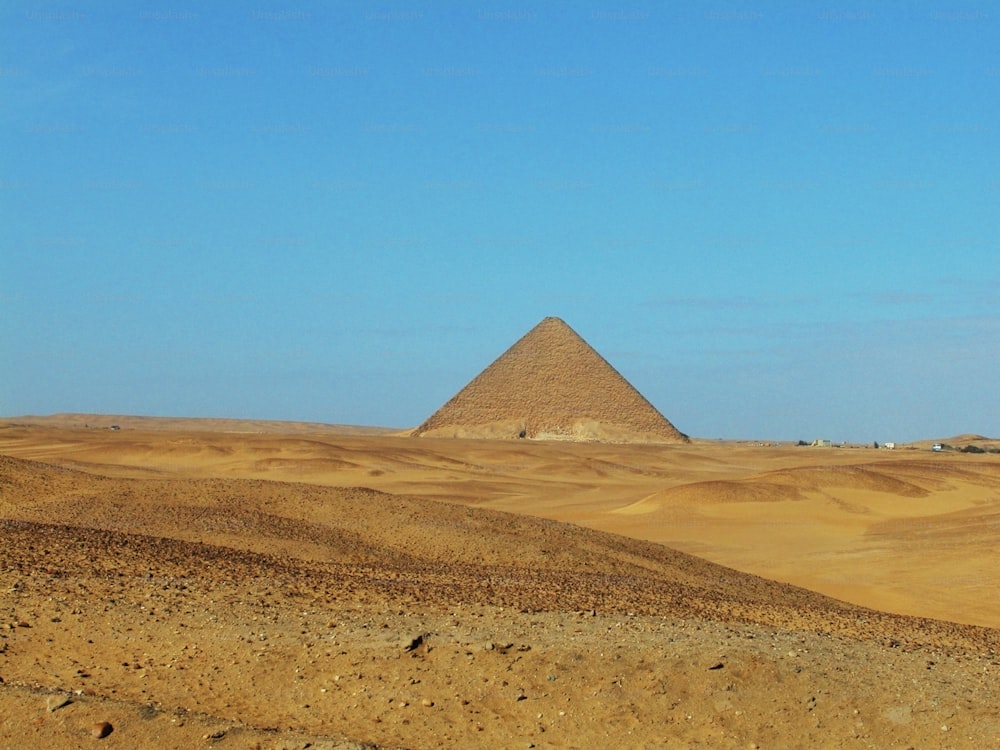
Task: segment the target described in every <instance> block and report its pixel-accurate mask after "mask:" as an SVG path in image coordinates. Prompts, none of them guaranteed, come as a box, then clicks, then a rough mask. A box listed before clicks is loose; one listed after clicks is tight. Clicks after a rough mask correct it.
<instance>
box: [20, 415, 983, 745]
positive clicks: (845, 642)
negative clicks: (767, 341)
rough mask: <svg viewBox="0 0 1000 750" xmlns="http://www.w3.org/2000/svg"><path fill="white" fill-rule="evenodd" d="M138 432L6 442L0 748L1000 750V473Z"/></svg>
mask: <svg viewBox="0 0 1000 750" xmlns="http://www.w3.org/2000/svg"><path fill="white" fill-rule="evenodd" d="M142 426H143V429H141V430H140V429H134V430H133V429H129V428H122V429H121V430H119V431H111V430H107V429H83V428H56V427H42V426H32V427H28V426H17V425H11V424H8V425H6V426H2V427H0V533H2V534H3V539H4V545H3V547H2V549H0V702H2V707H3V708H4V709H5V710H4V711H3V716H4V718H2V719H0V738H2V741H0V745H5V743H6V746H25V745H31V744H34V745H36V746H45V747H67V748H69V747H78V746H81V745H83V744H89V743H92V742H95V741H98V740H95V739H93V738H92V737H91V736H90V734H89V732H90V730H91V728H92V727H93V725H94V724H95V723H96V722H100V721H109V722H110V723H111V724H112V725H113V726H114V731H113V732H112V733H111V734H109V735H108V736H107V737H106V738H105V739H102V740H99V742H100V743H102V744H105V745H108V746H122V747H154V746H155V747H159V748H162V747H191V746H193V745H202V746H209V745H212V744H218V746H220V747H225V746H234V747H256V746H259V747H262V748H278V747H305V746H306V743H311V746H312V747H320V748H322V747H327V748H329V747H337V746H341V747H355V748H356V747H361V746H381V747H442V746H443V747H521V746H524V747H527V746H528V745H529V744H532V745H534V746H535V747H572V746H577V747H602V746H611V745H622V744H625V745H629V746H636V747H644V746H645V747H689V746H692V745H695V744H699V743H700V744H702V745H704V746H713V747H749V746H750V743H755V744H757V745H758V746H760V747H772V746H773V747H792V746H802V747H807V746H810V747H811V746H825V747H854V746H878V747H884V746H893V745H898V746H903V747H905V746H909V745H914V746H952V747H984V746H990V745H991V744H995V743H996V741H997V740H998V738H1000V720H998V718H997V716H996V713H995V711H994V710H993V706H995V702H996V695H995V694H994V693H995V690H994V688H993V684H994V681H993V680H992V677H991V675H993V673H994V671H995V670H996V669H997V666H998V658H1000V657H998V655H997V651H998V646H1000V635H998V631H997V630H994V629H991V628H988V627H976V626H975V625H992V626H996V625H997V624H998V623H1000V611H998V610H997V604H996V603H995V601H994V600H995V596H994V595H993V593H992V592H995V590H996V588H997V584H998V583H1000V581H998V571H997V569H996V568H997V566H996V564H995V563H994V559H995V548H996V540H997V539H998V538H1000V496H998V494H997V487H998V486H1000V462H998V461H997V459H996V457H995V456H991V455H964V454H947V455H943V454H931V453H930V452H929V451H927V452H908V451H895V452H889V451H874V450H870V449H868V450H821V449H816V450H814V449H808V448H753V447H746V446H735V445H720V444H710V445H704V444H693V445H676V446H648V445H628V446H626V445H601V444H575V443H538V442H530V443H529V442H525V441H513V442H510V441H482V440H468V441H466V440H454V439H452V440H443V439H433V438H422V439H413V438H403V437H393V436H386V435H356V434H355V435H346V434H332V433H324V432H317V433H307V432H301V431H299V430H293V431H292V432H290V433H289V434H281V433H280V432H269V433H264V434H249V433H230V432H226V433H222V432H211V431H205V430H178V429H176V425H173V426H172V427H171V429H169V430H157V429H151V428H152V427H153V426H154V425H153V424H152V423H150V422H148V421H147V422H145V423H144V424H143V425H142ZM562 521H571V522H572V525H568V524H566V523H563V522H562ZM608 531H613V532H617V533H615V534H609V533H607V532H608ZM661 542H666V543H667V544H668V546H663V544H661ZM692 552H694V553H695V554H697V555H698V556H694V555H692V554H689V553H692ZM706 558H707V559H706ZM720 563H722V564H721V565H720ZM727 566H728V567H727ZM772 579H777V580H772ZM790 584H796V585H790ZM820 592H823V593H826V594H834V595H835V596H836V597H837V598H830V597H828V596H824V595H823V593H820ZM845 600H849V601H845ZM849 602H850V603H849ZM884 610H890V611H894V612H897V613H905V614H910V615H920V616H918V617H912V616H904V615H901V614H891V613H890V612H887V611H884ZM931 618H937V619H931ZM963 622H964V623H971V624H966V625H961V624H957V623H963ZM418 641H419V642H418ZM984 677H985V679H984ZM61 694H69V695H70V696H71V698H72V703H70V704H68V705H66V706H64V707H61V708H58V709H57V710H49V705H48V703H47V701H48V699H49V696H50V695H61ZM213 735H218V737H215V738H214V739H213V738H212V736H213ZM347 742H354V743H362V744H353V745H348V744H343V743H347Z"/></svg>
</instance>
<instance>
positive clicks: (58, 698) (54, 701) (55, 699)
mask: <svg viewBox="0 0 1000 750" xmlns="http://www.w3.org/2000/svg"><path fill="white" fill-rule="evenodd" d="M72 702H73V701H72V699H71V698H70V697H69V696H68V695H50V696H49V697H48V698H47V699H46V700H45V705H46V707H47V708H48V709H49V712H50V713H51V712H52V711H58V710H59V709H60V708H62V707H63V706H68V705H69V704H70V703H72Z"/></svg>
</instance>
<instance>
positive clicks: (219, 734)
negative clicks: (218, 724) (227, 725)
mask: <svg viewBox="0 0 1000 750" xmlns="http://www.w3.org/2000/svg"><path fill="white" fill-rule="evenodd" d="M225 736H226V730H225V729H216V730H215V731H214V732H209V733H208V734H206V735H205V736H204V737H203V738H202V739H206V740H221V739H222V738H223V737H225Z"/></svg>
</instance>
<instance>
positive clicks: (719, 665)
mask: <svg viewBox="0 0 1000 750" xmlns="http://www.w3.org/2000/svg"><path fill="white" fill-rule="evenodd" d="M725 666H726V665H725V664H723V663H722V662H721V661H720V662H717V663H715V664H713V665H712V666H710V667H709V669H710V670H712V669H722V668H723V667H725Z"/></svg>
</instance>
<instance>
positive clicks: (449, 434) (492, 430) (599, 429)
mask: <svg viewBox="0 0 1000 750" xmlns="http://www.w3.org/2000/svg"><path fill="white" fill-rule="evenodd" d="M415 434H416V435H417V436H418V437H438V438H467V439H471V440H553V441H565V442H575V443H658V444H671V443H673V444H677V443H686V442H689V441H688V439H687V436H683V435H682V436H681V438H680V439H678V438H677V437H675V436H666V435H660V434H657V433H651V432H642V431H638V430H636V429H634V428H632V427H629V426H627V425H619V424H611V423H607V422H600V421H597V420H593V419H577V420H575V421H574V422H573V423H572V424H570V425H566V426H562V425H537V426H529V425H527V424H526V420H517V419H509V420H503V421H499V422H491V423H489V424H481V425H444V426H442V427H435V428H433V429H430V430H424V431H421V432H417V433H415Z"/></svg>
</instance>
